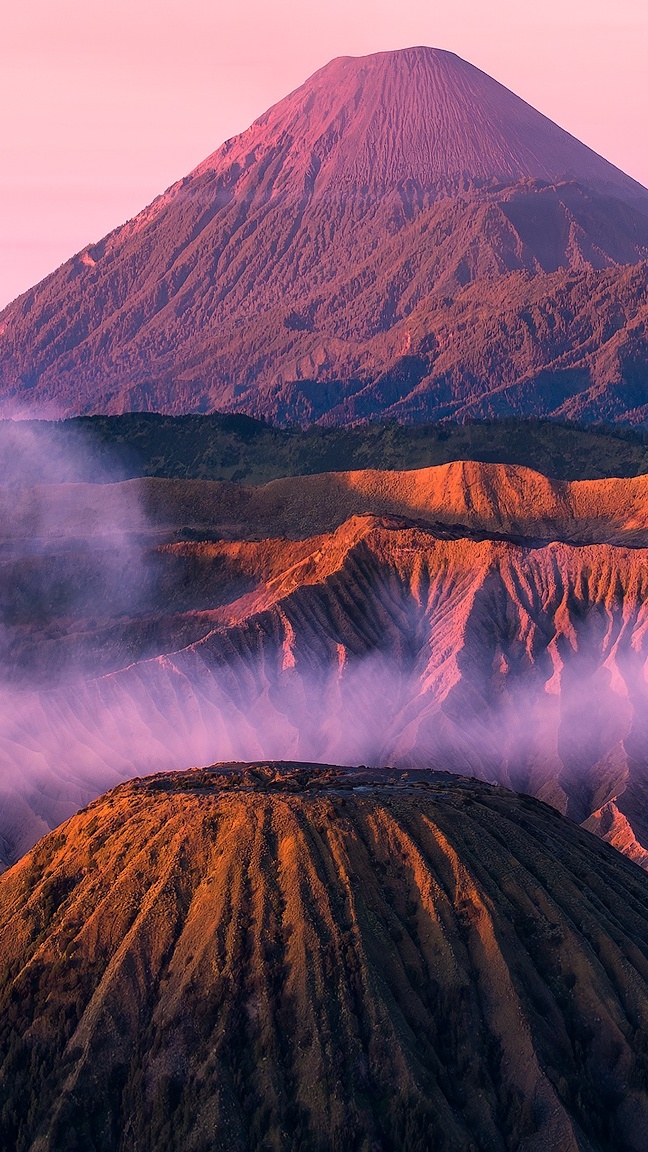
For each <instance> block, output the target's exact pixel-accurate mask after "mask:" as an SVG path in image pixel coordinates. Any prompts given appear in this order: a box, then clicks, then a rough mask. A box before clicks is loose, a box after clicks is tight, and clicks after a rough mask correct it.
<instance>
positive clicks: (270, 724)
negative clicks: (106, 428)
mask: <svg viewBox="0 0 648 1152" xmlns="http://www.w3.org/2000/svg"><path fill="white" fill-rule="evenodd" d="M647 493H648V477H646V476H641V477H637V478H635V479H625V480H600V481H582V482H577V483H568V482H563V483H559V482H557V481H552V480H550V479H548V478H547V477H544V476H541V475H540V474H538V473H535V472H532V471H531V470H530V469H525V468H518V467H513V466H504V465H487V464H477V463H472V464H467V463H461V462H457V463H454V464H449V465H444V466H440V467H437V468H431V469H419V470H417V471H414V472H401V473H397V472H372V471H368V472H351V473H337V474H325V475H320V476H305V477H292V478H289V479H284V480H276V481H273V482H272V483H270V484H267V485H264V486H262V487H260V488H248V487H245V486H243V485H238V484H231V483H222V484H220V483H214V482H201V481H173V480H143V481H127V482H125V483H122V484H96V485H92V484H81V483H78V484H64V485H56V484H52V485H50V486H45V487H44V488H42V489H40V490H39V489H37V488H36V489H34V488H32V489H25V490H23V491H19V490H17V489H14V490H12V491H11V493H10V500H7V506H6V510H5V514H4V517H3V522H2V527H1V534H0V542H1V543H2V547H3V553H4V554H5V556H6V559H5V560H4V563H3V566H2V574H3V588H2V594H1V596H0V610H1V611H2V616H3V620H4V629H3V633H2V640H3V658H4V670H5V678H4V681H3V682H2V684H0V767H1V768H2V777H3V778H2V786H1V787H0V862H2V863H4V864H9V863H12V862H13V861H15V860H16V859H17V858H18V857H19V856H20V854H21V853H23V852H25V851H27V850H28V849H29V848H30V847H31V846H32V845H33V844H34V842H35V841H36V840H37V839H38V837H39V836H40V835H42V834H44V833H45V832H46V831H47V829H48V828H52V827H54V826H55V825H57V824H59V823H60V822H61V821H62V820H63V819H65V818H66V817H68V816H70V815H71V814H72V813H73V812H74V811H76V810H78V808H80V807H81V806H82V805H83V804H84V803H87V802H88V801H89V800H91V799H93V798H94V797H96V796H97V795H99V794H100V793H101V792H103V791H105V790H106V789H107V788H109V787H112V786H114V785H115V784H117V783H118V782H119V781H120V780H124V779H127V778H128V777H132V776H133V775H135V774H140V773H142V772H152V771H159V770H171V769H184V768H188V767H190V766H191V765H192V764H204V763H210V762H212V761H214V760H221V759H225V758H227V759H237V760H256V759H259V758H260V757H264V756H266V757H270V758H272V759H301V760H309V761H325V762H335V763H338V762H342V763H347V764H358V763H364V764H370V765H373V766H374V767H383V766H385V765H392V766H394V767H397V768H399V769H402V770H412V769H428V768H431V767H432V768H437V769H442V770H446V771H453V772H457V773H460V774H465V775H470V776H473V777H478V778H480V779H483V780H486V781H491V782H492V781H497V782H499V783H500V784H503V785H505V786H507V787H509V788H512V789H513V790H515V791H519V792H525V793H531V794H533V795H535V796H537V797H539V798H540V799H542V800H544V801H545V802H547V803H550V804H552V805H554V806H555V807H556V808H558V809H559V810H560V811H561V812H563V813H565V814H566V815H568V816H569V817H571V818H572V819H573V820H574V821H576V822H578V823H582V824H584V825H585V826H586V827H587V828H589V829H591V830H593V831H596V832H597V833H598V834H599V835H601V836H603V837H604V838H605V839H607V840H608V841H609V842H611V843H612V844H614V845H615V846H616V847H618V848H619V849H621V850H622V851H623V852H625V853H626V854H628V855H629V856H631V857H632V858H633V859H634V860H635V861H636V862H637V863H639V864H641V865H643V866H648V823H647V821H646V796H647V792H648V788H647V779H648V777H647V772H646V764H647V763H648V730H647V728H646V719H645V718H646V716H647V715H648V692H647V688H646V661H647V659H648V627H647V624H648V610H647V605H648V576H647V573H648V515H647V512H646V509H647V508H648V503H647ZM137 494H139V500H136V498H135V497H136V495H137ZM57 507H59V508H61V509H62V511H63V512H64V516H63V515H61V516H59V517H56V516H55V515H54V513H53V509H56V508H57ZM135 510H139V514H140V519H139V525H138V522H137V521H136V519H135V515H134V512H135ZM48 526H49V530H50V533H51V535H50V536H49V537H47V536H46V535H44V534H43V533H44V529H45V528H46V527H48ZM129 528H130V530H131V532H130V534H129V532H128V529H129ZM108 531H109V532H110V534H109V535H108V536H106V533H107V532H108ZM137 534H138V539H139V545H138V549H140V550H141V551H138V549H136V548H135V543H134V541H133V540H132V539H131V536H133V535H137ZM120 541H121V544H120ZM124 541H126V543H124ZM107 556H109V557H110V558H111V564H112V567H111V569H110V571H109V573H108V576H109V577H110V578H107V573H106V564H107ZM138 556H139V559H138ZM146 572H148V573H149V583H148V590H147V595H146V597H145V600H144V602H142V600H141V598H138V595H137V592H138V589H139V587H140V584H141V581H142V578H143V577H142V576H141V574H142V573H146ZM134 576H135V577H136V578H135V579H134ZM129 596H130V597H131V598H130V599H129Z"/></svg>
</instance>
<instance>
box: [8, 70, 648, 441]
mask: <svg viewBox="0 0 648 1152" xmlns="http://www.w3.org/2000/svg"><path fill="white" fill-rule="evenodd" d="M647 257H648V192H647V191H646V190H645V189H643V188H642V187H641V186H640V185H638V184H637V183H636V182H634V181H632V180H631V179H630V178H629V177H627V176H625V175H624V174H623V173H621V172H619V171H618V170H617V169H615V168H614V167H613V166H612V165H610V164H608V163H607V162H606V161H604V160H603V159H602V158H601V157H598V156H597V155H596V154H595V153H593V152H592V151H591V150H589V149H587V148H586V147H585V146H584V145H582V144H580V143H579V142H578V141H577V140H575V139H574V138H573V137H571V136H569V134H568V133H566V132H564V131H563V130H562V129H560V128H558V127H557V126H556V125H555V124H552V123H551V122H550V121H549V120H547V119H546V118H545V117H543V116H541V115H540V114H539V113H538V112H536V111H535V110H534V109H532V108H530V107H529V105H527V104H525V103H524V102H523V101H521V100H520V99H519V98H518V97H516V96H514V95H513V94H512V93H511V92H509V91H508V90H507V89H505V88H503V87H502V86H501V85H499V84H497V83H496V82H495V81H494V80H491V79H490V78H489V77H487V76H485V75H484V73H482V72H480V71H479V70H478V69H476V68H473V67H472V66H471V65H469V64H467V63H466V62H465V61H462V60H460V59H459V58H458V57H456V56H454V55H452V54H451V53H446V52H439V51H435V50H432V49H426V48H416V49H407V50H405V51H402V52H391V53H381V54H378V55H376V56H370V57H366V58H362V59H352V58H345V59H342V60H336V61H333V62H332V63H331V64H329V65H328V66H327V67H326V68H324V69H322V70H321V71H320V72H318V73H316V74H315V76H313V77H311V79H310V80H308V81H307V82H306V84H304V85H303V86H302V88H300V89H298V90H297V91H296V92H294V93H292V94H291V95H290V96H288V97H286V99H285V100H283V101H281V102H280V103H279V104H278V105H276V106H275V107H274V108H272V109H270V111H269V112H267V113H266V114H265V115H264V116H262V117H261V118H260V119H259V120H258V121H256V122H255V124H254V125H252V127H251V128H249V129H248V130H247V132H244V133H243V134H242V135H241V136H239V137H236V138H235V139H233V140H231V141H227V142H226V143H225V144H224V145H223V146H222V147H221V148H220V149H219V150H218V151H217V152H215V153H214V154H213V155H212V156H211V157H209V158H208V159H207V160H206V161H204V163H203V164H201V165H200V166H199V167H198V168H197V169H195V171H194V172H192V173H191V174H190V175H189V176H188V177H186V178H185V179H184V180H182V181H179V182H178V183H177V184H175V185H173V186H172V187H171V188H170V189H169V190H168V191H167V192H166V193H164V195H163V196H161V197H158V199H157V200H155V201H154V202H153V204H151V205H150V206H149V207H148V208H147V209H145V210H144V211H143V212H142V213H140V215H139V216H137V217H136V218H135V219H134V220H132V221H130V222H129V223H127V224H126V225H124V226H123V227H122V228H119V229H117V230H116V231H115V232H113V233H111V235H110V236H108V237H106V238H105V239H104V240H102V241H101V242H100V243H99V244H97V245H93V246H91V247H89V248H88V249H87V250H85V251H84V252H82V253H80V254H79V255H78V256H76V257H74V259H73V260H71V261H69V262H68V263H67V264H65V265H63V267H62V268H61V269H59V270H58V271H57V272H56V273H54V274H53V275H52V276H50V277H49V278H48V279H47V280H45V281H43V283H42V284H41V285H39V286H37V287H36V288H35V289H32V290H31V291H30V292H28V293H26V294H25V295H24V296H23V297H21V298H20V299H19V300H18V301H16V302H14V304H12V305H10V306H9V308H7V309H5V311H4V312H3V313H2V315H1V316H0V387H1V395H2V397H3V399H4V407H5V411H18V412H24V411H25V410H27V411H31V412H32V414H42V413H43V412H48V411H49V412H53V413H59V414H60V413H68V414H70V413H74V412H92V411H111V412H118V411H122V410H127V409H131V410H150V409H153V410H156V409H157V410H164V411H168V412H183V411H213V410H214V409H220V410H228V411H246V412H249V413H251V414H253V415H265V416H266V417H272V418H273V419H279V420H283V421H295V420H303V421H308V420H317V419H323V418H329V419H332V420H335V421H340V422H348V421H351V420H353V419H363V418H368V417H379V416H380V415H381V414H383V413H384V412H386V411H389V412H390V414H393V415H395V416H403V417H405V418H407V419H422V418H428V419H429V418H435V417H437V416H440V415H448V414H457V415H459V416H464V415H465V414H466V412H465V411H464V410H465V409H466V408H467V407H468V408H469V409H470V412H472V413H473V414H475V413H476V414H478V415H479V414H482V415H484V414H486V413H487V412H488V411H490V409H489V408H488V407H486V408H484V410H483V411H482V409H481V408H480V407H479V405H480V403H482V402H483V403H484V404H486V405H487V403H488V399H489V396H490V393H491V392H492V391H495V392H497V393H498V394H499V392H501V389H502V388H506V387H509V388H510V387H512V388H513V389H514V390H515V389H517V390H518V392H519V391H520V389H521V390H522V392H521V395H519V396H518V395H517V393H515V392H514V395H515V396H516V399H513V400H512V398H511V397H507V400H508V404H509V407H508V408H507V407H506V405H504V408H503V409H502V410H503V411H514V412H521V413H524V412H532V413H533V412H535V411H536V410H537V412H542V413H545V414H555V413H559V412H560V411H561V406H562V405H564V403H565V400H566V398H567V397H569V396H571V397H574V399H573V402H572V406H571V409H570V414H572V415H574V414H577V415H581V416H583V417H584V418H587V419H596V418H601V417H602V416H604V417H605V418H609V419H620V418H622V417H627V416H629V414H630V413H634V416H633V417H632V418H633V419H635V420H642V419H643V418H644V413H643V405H644V404H645V403H646V396H645V395H644V390H645V374H644V369H645V364H646V348H645V319H646V318H645V315H644V312H645V306H646V305H645V301H646V287H647V285H646V263H645V261H646V258H647ZM642 261H643V263H642ZM628 265H630V266H635V265H636V268H633V272H632V274H630V273H629V272H628V270H627V266H628ZM471 285H473V286H475V292H476V293H477V296H476V297H475V295H474V294H473V296H471V295H470V288H471ZM592 297H598V298H597V299H596V301H594V300H593V299H592ZM475 299H477V300H478V301H479V305H480V312H481V317H480V320H479V321H478V322H477V323H476V324H472V323H471V322H470V319H469V318H467V317H466V311H467V310H470V309H471V306H472V308H473V310H474V301H475ZM471 301H472V302H473V303H472V305H471ZM475 329H476V331H475ZM463 332H466V337H463V336H462V335H461V334H462V333H463ZM475 337H476V338H475ZM502 344H503V345H504V346H503V347H502V346H501V345H502ZM543 372H544V373H549V374H550V375H549V380H548V381H547V382H546V384H547V387H546V388H545V392H548V395H544V393H543V386H542V383H540V385H538V386H536V378H537V377H538V376H539V375H540V377H541V378H542V373H543ZM570 373H571V375H569V374H570ZM619 384H620V385H621V391H620V393H619V395H618V396H616V399H615V400H614V402H612V401H611V400H610V391H611V387H612V386H613V385H614V386H615V388H616V386H617V385H619ZM565 387H567V390H568V392H567V397H566V396H565ZM367 389H368V391H367ZM592 389H594V392H593V393H592ZM536 393H538V395H536ZM577 396H578V397H580V399H578V400H577V399H575V397H577ZM493 410H494V411H496V412H497V411H499V410H500V409H499V408H498V406H497V401H495V407H494V409H493Z"/></svg>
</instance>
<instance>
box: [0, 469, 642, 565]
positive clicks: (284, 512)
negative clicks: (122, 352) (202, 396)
mask: <svg viewBox="0 0 648 1152" xmlns="http://www.w3.org/2000/svg"><path fill="white" fill-rule="evenodd" d="M135 503H137V506H138V508H140V507H141V510H142V515H143V516H144V517H145V521H144V522H142V521H141V520H140V519H139V518H138V521H137V522H136V523H133V508H134V506H135ZM3 511H4V515H3V523H2V525H1V526H0V540H2V541H3V542H6V543H7V544H9V543H11V542H12V541H17V540H24V539H28V540H31V539H33V538H34V537H41V536H42V537H43V538H45V539H47V538H51V537H55V536H58V537H65V538H74V537H75V536H78V537H81V536H84V535H86V536H91V537H97V538H101V537H103V536H105V537H108V538H109V537H110V535H111V534H115V533H120V532H129V531H132V532H137V533H139V534H142V533H143V531H144V529H145V528H146V529H147V530H148V531H149V532H150V533H151V536H152V538H153V537H155V535H156V534H157V538H158V539H161V538H162V536H163V535H164V533H165V532H166V533H168V532H173V531H178V530H181V529H183V528H188V529H189V530H190V531H194V530H195V531H196V532H198V533H200V532H203V533H204V532H209V533H211V534H212V535H214V534H215V535H216V536H218V535H219V534H221V535H223V536H226V537H230V538H232V537H234V538H237V539H250V538H252V539H254V538H260V537H279V536H287V537H292V538H294V539H299V538H304V537H307V536H313V535H317V534H318V533H320V532H330V531H333V530H334V529H335V528H337V527H338V526H339V525H340V524H342V523H343V522H344V521H345V520H347V519H348V518H349V517H350V516H353V515H356V514H371V515H378V516H380V515H388V516H404V517H407V518H409V519H414V520H417V521H421V522H422V523H425V524H432V525H436V524H442V525H453V526H463V527H465V528H468V529H471V530H474V531H482V532H490V533H499V534H502V535H514V536H519V537H527V538H528V537H532V538H534V539H544V540H564V541H566V542H573V543H592V544H597V543H602V542H605V543H611V544H627V545H630V546H634V545H642V546H645V545H647V544H648V476H637V477H630V478H624V479H615V478H610V479H605V480H577V481H559V480H553V479H550V478H548V477H546V476H543V475H542V474H541V473H539V472H534V471H533V470H532V469H530V468H524V467H521V466H519V465H514V464H486V463H481V462H476V461H470V460H468V461H462V460H459V461H454V462H452V463H450V464H442V465H438V466H436V467H433V468H419V469H414V470H410V471H406V472H397V471H388V472H386V471H383V472H381V471H376V470H371V469H367V470H364V471H356V472H327V473H322V474H320V475H314V476H290V477H287V478H285V479H280V480H273V481H271V482H270V483H268V484H264V485H261V486H258V487H252V486H247V485H243V484H235V483H230V482H226V481H207V480H181V481H180V480H166V479H153V478H150V479H138V480H127V481H122V482H120V483H116V484H87V483H85V484H84V483H75V484H48V485H42V486H40V487H38V488H24V489H21V490H17V489H14V490H12V492H11V498H10V499H7V501H6V508H5V509H3ZM164 538H165V539H172V538H173V537H168V536H165V537H164Z"/></svg>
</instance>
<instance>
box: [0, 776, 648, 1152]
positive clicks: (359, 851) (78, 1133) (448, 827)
mask: <svg viewBox="0 0 648 1152" xmlns="http://www.w3.org/2000/svg"><path fill="white" fill-rule="evenodd" d="M647 906H648V879H647V878H646V876H645V874H644V873H643V872H642V871H641V870H640V869H639V868H636V867H635V866H634V865H633V864H632V863H630V862H629V861H627V860H624V859H623V858H622V857H621V856H620V855H619V854H618V853H615V852H613V851H612V850H611V849H610V848H609V847H608V846H606V845H603V844H601V843H600V842H597V841H596V840H595V839H594V838H593V837H591V836H590V835H588V834H587V833H585V832H583V831H582V830H580V829H578V828H576V827H575V826H574V825H573V824H571V823H570V822H569V821H567V820H565V819H563V818H562V817H561V816H559V815H558V813H556V812H554V811H553V810H552V809H550V808H549V807H547V806H546V805H543V804H540V803H538V802H537V801H535V800H531V799H529V798H524V797H519V796H515V795H512V794H510V793H506V792H505V791H503V790H502V789H497V788H492V787H489V786H488V785H485V784H479V783H477V782H475V781H468V780H459V779H456V778H455V779H453V778H452V777H448V776H443V775H436V774H433V773H418V774H408V773H394V772H391V773H383V774H381V775H380V776H379V777H376V775H375V774H372V773H371V772H369V771H367V770H364V771H357V770H356V771H353V772H349V771H345V770H344V769H339V768H333V767H316V766H313V765H308V764H303V763H302V764H292V765H285V764H284V765H281V764H273V763H267V762H265V763H263V764H255V765H242V764H238V765H236V764H234V765H232V764H228V765H216V766H214V767H213V768H211V769H208V770H202V771H193V772H188V773H182V774H174V775H172V776H165V775H157V776H153V777H150V778H148V779H143V780H141V779H140V780H136V781H133V782H132V783H130V784H127V785H124V786H122V787H120V788H118V789H117V790H115V791H114V792H112V793H110V794H109V795H108V796H106V797H104V798H102V799H101V800H99V801H97V802H96V803H95V804H93V805H92V806H91V807H90V808H88V809H87V810H85V811H84V812H82V813H80V814H79V815H78V816H76V817H74V819H72V820H70V821H69V822H68V823H67V824H65V825H64V826H63V827H62V828H61V829H60V831H59V832H58V833H56V834H54V835H51V836H49V837H48V838H47V839H45V840H43V841H42V842H41V843H40V844H39V845H38V846H37V847H36V848H35V849H34V851H33V852H31V853H30V854H29V855H28V856H26V857H25V859H24V860H22V861H21V862H20V864H18V865H17V866H15V867H14V868H13V869H12V870H11V871H10V872H8V873H7V874H6V875H4V876H3V877H2V878H1V879H0V949H1V951H2V957H3V961H4V963H5V968H4V973H3V976H2V982H1V984H0V1008H1V1011H0V1086H1V1091H0V1101H1V1103H0V1142H1V1143H2V1146H3V1147H6V1148H9V1147H11V1148H15V1149H16V1150H19V1152H36V1150H37V1149H38V1150H39V1152H58V1150H59V1149H60V1150H62V1149H68V1148H70V1147H93V1148H95V1149H96V1150H97V1152H117V1150H119V1152H131V1150H132V1152H134V1150H135V1149H138V1150H139V1152H148V1150H150V1152H157V1149H159V1148H162V1147H163V1148H165V1149H168V1150H169V1152H175V1150H177V1152H180V1150H182V1152H191V1150H193V1149H196V1150H197V1149H202V1148H205V1147H208V1146H209V1147H228V1148H231V1149H233V1150H235V1152H236V1150H238V1149H240V1150H241V1152H244V1150H245V1152H253V1150H257V1149H259V1150H261V1149H264V1150H265V1149H276V1150H277V1152H279V1150H281V1152H288V1150H295V1152H296V1150H297V1149H298V1148H303V1147H309V1148H310V1147H312V1148H322V1149H333V1148H352V1147H353V1148H357V1149H362V1150H368V1149H371V1148H389V1149H392V1150H393V1152H406V1150H407V1152H417V1150H418V1149H421V1150H423V1149H429V1148H431V1147H434V1148H439V1149H445V1150H447V1152H469V1150H472V1149H475V1148H483V1147H488V1148H492V1149H493V1150H496V1152H507V1150H508V1152H536V1150H539V1149H541V1148H542V1149H545V1148H552V1149H556V1150H558V1149H560V1152H571V1150H573V1152H601V1150H602V1149H604V1148H606V1149H607V1148H612V1147H614V1148H615V1149H618V1150H619V1152H642V1150H643V1147H644V1133H645V1131H646V1127H647V1126H648V1051H647V1049H646V1036H647V1035H648V918H647V915H646V907H647Z"/></svg>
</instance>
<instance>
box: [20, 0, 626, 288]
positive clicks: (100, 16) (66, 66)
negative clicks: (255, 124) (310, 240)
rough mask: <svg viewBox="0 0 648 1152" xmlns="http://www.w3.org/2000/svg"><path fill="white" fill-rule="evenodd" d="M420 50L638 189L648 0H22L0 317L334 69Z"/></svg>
mask: <svg viewBox="0 0 648 1152" xmlns="http://www.w3.org/2000/svg"><path fill="white" fill-rule="evenodd" d="M413 44H429V45H431V46H433V47H437V48H447V49H450V50H452V51H454V52H457V53H458V54H459V55H460V56H463V57H465V58H466V59H467V60H470V61H471V62H472V63H473V64H476V65H478V66H479V67H480V68H483V69H484V70H485V71H486V72H489V73H490V74H491V75H492V76H494V77H495V78H496V79H498V80H500V81H501V82H502V83H504V84H506V85H507V86H508V87H509V88H512V89H513V90H514V91H515V92H517V93H518V94H519V95H520V96H523V97H524V98H525V99H526V100H528V101H529V102H530V103H531V104H533V105H535V107H537V108H539V109H540V111H542V112H544V113H546V114H547V115H548V116H551V117H552V119H554V120H556V121H557V122H558V123H559V124H561V125H562V126H563V127H564V128H567V129H568V130H569V131H570V132H572V133H573V134H574V135H575V136H578V137H580V139H582V140H584V141H585V143H587V144H589V145H590V146H591V147H593V148H595V149H596V150H597V151H598V152H601V153H602V154H603V155H604V156H606V157H607V158H608V159H609V160H611V161H613V163H615V164H617V165H618V166H619V167H621V168H623V169H624V170H625V171H627V172H629V173H630V175H632V176H634V177H635V178H636V179H638V180H641V181H642V182H643V183H644V184H648V147H647V144H646V140H647V132H646V124H647V122H648V80H647V79H646V74H647V64H646V60H647V59H648V4H647V3H646V0H526V2H524V0H458V2H454V0H446V2H445V3H444V4H441V3H436V2H435V0H239V2H238V3H237V2H236V0H211V2H209V0H109V2H108V3H107V2H106V0H101V2H100V0H20V4H19V3H17V2H14V3H12V4H9V3H8V4H7V5H6V6H4V11H3V16H2V31H1V36H0V99H1V106H2V111H3V116H2V128H1V131H0V306H2V305H3V304H4V303H6V302H8V301H9V300H10V299H12V298H13V297H14V296H16V295H17V294H18V293H19V292H21V291H23V290H24V289H25V288H27V287H29V286H30V285H31V284H33V283H35V282H36V281H37V280H39V279H40V278H41V277H42V276H44V275H46V274H47V273H48V272H49V271H51V270H52V269H53V268H55V267H56V266H57V265H58V264H60V263H61V262H62V261H63V260H64V259H66V258H67V257H68V256H70V255H72V254H73V253H74V252H75V251H78V249H80V248H82V247H83V246H84V245H85V244H87V243H90V242H93V241H96V240H98V239H100V237H101V236H102V235H104V234H105V233H106V232H107V231H109V230H110V229H111V228H114V227H115V226H116V225H118V224H120V223H122V222H123V221H124V220H125V219H127V218H128V217H130V216H132V215H134V214H135V212H137V211H138V210H139V209H140V208H142V207H143V206H144V205H145V204H146V203H148V202H149V201H150V200H151V199H152V198H153V197H154V196H155V195H156V194H157V193H158V192H161V191H162V190H163V189H164V188H166V187H168V185H169V184H171V183H172V182H173V181H174V180H175V179H177V178H178V177H180V176H182V175H184V174H185V173H186V172H187V171H189V170H190V169H191V168H192V167H193V166H194V165H195V164H196V163H198V161H199V160H201V159H203V157H204V156H206V155H208V154H209V153H210V152H212V151H214V149H215V148H216V147H217V146H218V145H219V144H220V143H221V142H222V141H223V140H224V139H226V138H227V137H228V136H231V135H233V134H234V133H235V132H238V131H241V130H242V129H243V128H245V127H247V125H248V124H249V123H250V122H251V121H252V120H253V119H254V118H255V117H256V116H258V115H259V114H260V113H261V112H263V111H264V110H265V109H266V108H267V107H268V106H269V105H270V104H272V103H274V101H276V100H278V99H280V97H281V96H283V95H285V94H286V93H287V92H289V91H290V90H291V89H293V88H295V87H296V86H297V85H298V84H300V83H301V82H302V81H303V80H305V79H306V77H307V76H308V75H310V73H311V72H313V71H314V70H315V69H316V68H318V67H320V66H321V65H322V64H325V63H326V62H327V60H329V59H331V58H332V57H333V56H340V55H363V54H365V53H367V52H375V51H380V50H383V49H389V48H402V47H406V46H408V45H413Z"/></svg>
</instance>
